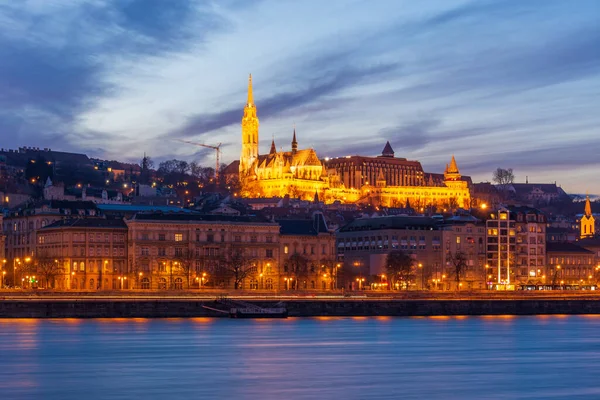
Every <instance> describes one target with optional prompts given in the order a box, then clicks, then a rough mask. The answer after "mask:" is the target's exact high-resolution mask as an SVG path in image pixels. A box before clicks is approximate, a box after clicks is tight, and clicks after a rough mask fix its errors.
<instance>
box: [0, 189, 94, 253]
mask: <svg viewBox="0 0 600 400" xmlns="http://www.w3.org/2000/svg"><path fill="white" fill-rule="evenodd" d="M97 212H98V210H97V209H96V206H95V205H94V203H92V202H86V201H58V200H47V201H46V200H44V201H40V202H37V203H32V204H28V205H26V206H24V207H22V208H18V209H14V210H11V211H10V212H9V213H8V215H7V216H6V217H5V218H4V220H3V223H2V227H3V231H4V235H5V236H6V243H5V248H6V258H7V259H8V260H9V262H12V261H13V260H16V259H24V258H26V257H32V256H33V255H34V253H35V249H36V244H37V233H38V231H39V230H40V229H41V228H44V227H45V226H48V225H50V224H52V223H54V222H56V221H60V220H63V219H73V218H85V217H94V216H96V215H97Z"/></svg>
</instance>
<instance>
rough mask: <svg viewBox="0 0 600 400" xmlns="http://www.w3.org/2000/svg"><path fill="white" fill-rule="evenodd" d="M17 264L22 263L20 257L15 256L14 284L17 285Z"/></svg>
mask: <svg viewBox="0 0 600 400" xmlns="http://www.w3.org/2000/svg"><path fill="white" fill-rule="evenodd" d="M17 264H19V265H20V264H21V259H20V258H13V286H15V287H16V286H17Z"/></svg>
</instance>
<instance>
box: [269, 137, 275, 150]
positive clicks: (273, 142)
mask: <svg viewBox="0 0 600 400" xmlns="http://www.w3.org/2000/svg"><path fill="white" fill-rule="evenodd" d="M275 153H277V148H276V147H275V138H274V137H273V140H271V151H269V154H275Z"/></svg>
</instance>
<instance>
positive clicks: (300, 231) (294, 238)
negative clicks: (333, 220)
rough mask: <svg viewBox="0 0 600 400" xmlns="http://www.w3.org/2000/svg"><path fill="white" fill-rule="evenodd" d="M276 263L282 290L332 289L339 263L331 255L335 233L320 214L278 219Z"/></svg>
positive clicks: (335, 284)
mask: <svg viewBox="0 0 600 400" xmlns="http://www.w3.org/2000/svg"><path fill="white" fill-rule="evenodd" d="M277 223H278V224H279V225H280V227H281V230H280V248H279V254H280V262H279V264H280V265H281V266H282V267H281V273H282V274H283V284H284V285H283V289H287V290H293V289H299V290H332V289H335V288H336V286H337V279H338V269H339V268H340V267H341V264H340V263H338V262H337V259H336V256H335V234H334V233H332V232H330V231H329V230H328V229H327V223H326V222H325V218H324V217H323V214H321V213H319V212H316V213H314V215H313V218H312V219H282V220H278V221H277Z"/></svg>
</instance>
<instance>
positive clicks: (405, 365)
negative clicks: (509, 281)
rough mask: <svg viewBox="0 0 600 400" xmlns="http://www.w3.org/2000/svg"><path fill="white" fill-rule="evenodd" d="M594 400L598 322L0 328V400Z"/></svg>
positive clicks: (96, 323)
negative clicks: (567, 399) (578, 399)
mask: <svg viewBox="0 0 600 400" xmlns="http://www.w3.org/2000/svg"><path fill="white" fill-rule="evenodd" d="M141 398H144V399H282V400H284V399H365V398H376V399H400V398H402V399H514V398H522V399H552V398H555V399H565V398H573V399H575V398H582V399H583V398H585V399H600V317H593V316H589V317H586V316H560V317H559V316H552V317H487V318H486V317H484V318H476V317H468V318H314V319H293V318H292V319H288V320H277V321H275V320H263V321H258V320H257V321H252V320H226V319H224V320H216V319H166V320H160V319H157V320H147V319H123V320H0V399H61V400H62V399H88V400H91V399H141Z"/></svg>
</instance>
